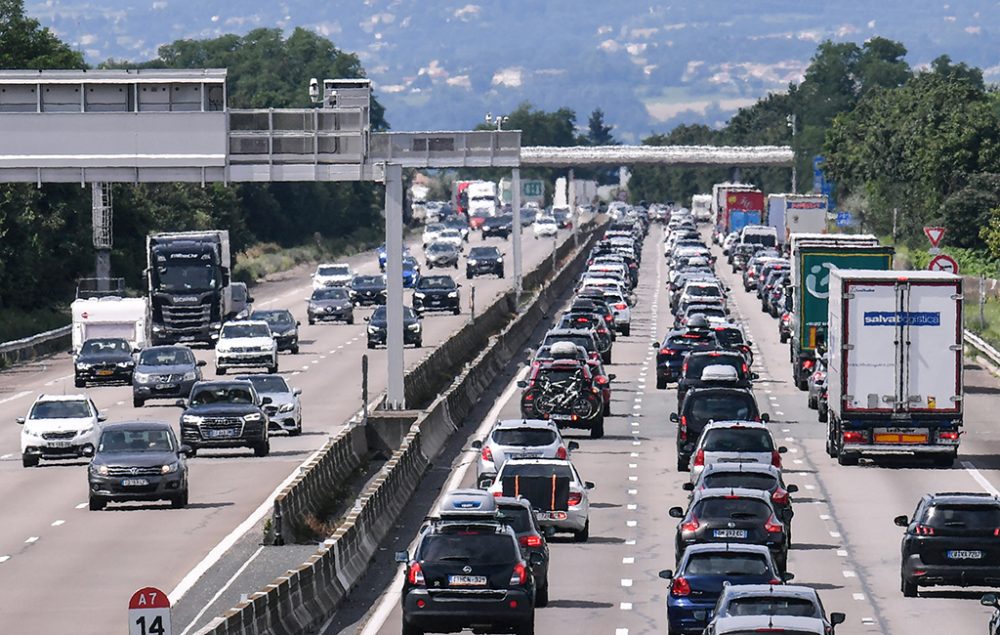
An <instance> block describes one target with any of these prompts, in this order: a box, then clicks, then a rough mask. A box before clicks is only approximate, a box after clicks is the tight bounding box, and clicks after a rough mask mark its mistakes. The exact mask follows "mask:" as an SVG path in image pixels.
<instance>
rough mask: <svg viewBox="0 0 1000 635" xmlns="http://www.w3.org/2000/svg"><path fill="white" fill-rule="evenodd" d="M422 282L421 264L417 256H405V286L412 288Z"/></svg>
mask: <svg viewBox="0 0 1000 635" xmlns="http://www.w3.org/2000/svg"><path fill="white" fill-rule="evenodd" d="M418 282H420V264H419V263H418V262H417V259H416V258H412V257H410V256H404V257H403V286H404V287H406V288H407V289H412V288H413V287H415V286H417V283H418Z"/></svg>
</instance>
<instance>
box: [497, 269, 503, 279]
mask: <svg viewBox="0 0 1000 635" xmlns="http://www.w3.org/2000/svg"><path fill="white" fill-rule="evenodd" d="M497 277H498V278H503V267H500V271H499V272H498V273H497Z"/></svg>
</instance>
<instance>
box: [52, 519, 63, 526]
mask: <svg viewBox="0 0 1000 635" xmlns="http://www.w3.org/2000/svg"><path fill="white" fill-rule="evenodd" d="M65 524H66V521H65V520H56V521H53V522H52V526H53V527H58V526H59V525H65Z"/></svg>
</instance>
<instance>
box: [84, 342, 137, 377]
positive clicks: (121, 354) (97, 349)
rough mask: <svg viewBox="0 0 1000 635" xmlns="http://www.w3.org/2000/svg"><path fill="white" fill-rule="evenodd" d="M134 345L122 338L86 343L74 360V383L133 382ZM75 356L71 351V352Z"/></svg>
mask: <svg viewBox="0 0 1000 635" xmlns="http://www.w3.org/2000/svg"><path fill="white" fill-rule="evenodd" d="M133 352H134V351H133V350H132V346H131V345H130V344H129V343H128V341H127V340H125V339H123V338H120V337H102V338H95V339H92V340H87V341H86V342H84V343H83V346H81V347H80V352H79V353H77V355H76V359H74V360H73V384H74V385H75V386H76V387H77V388H83V387H84V386H86V385H87V384H92V383H93V384H96V383H108V382H112V383H126V384H131V383H132V373H133V372H134V371H135V358H134V357H132V354H133ZM70 353H72V351H70Z"/></svg>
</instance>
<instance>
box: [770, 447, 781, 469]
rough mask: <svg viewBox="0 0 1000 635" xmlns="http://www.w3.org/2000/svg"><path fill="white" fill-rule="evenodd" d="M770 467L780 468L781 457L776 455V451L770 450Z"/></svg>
mask: <svg viewBox="0 0 1000 635" xmlns="http://www.w3.org/2000/svg"><path fill="white" fill-rule="evenodd" d="M771 465H773V466H774V467H777V468H780V467H781V455H780V454H778V451H777V450H771Z"/></svg>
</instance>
